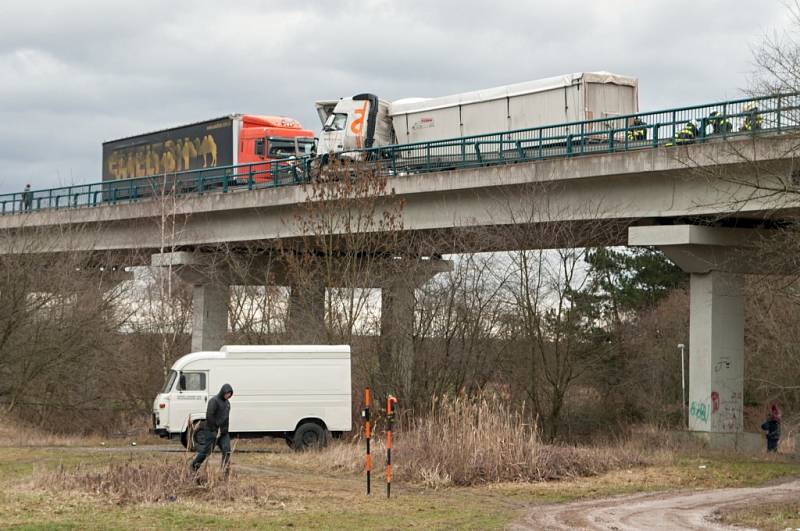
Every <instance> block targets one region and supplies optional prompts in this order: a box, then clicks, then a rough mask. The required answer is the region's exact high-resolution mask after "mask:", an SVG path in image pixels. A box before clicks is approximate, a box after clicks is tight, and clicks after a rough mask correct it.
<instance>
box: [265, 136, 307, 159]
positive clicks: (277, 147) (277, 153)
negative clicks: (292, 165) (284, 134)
mask: <svg viewBox="0 0 800 531" xmlns="http://www.w3.org/2000/svg"><path fill="white" fill-rule="evenodd" d="M297 149H298V151H299V155H300V156H301V157H302V156H304V155H310V154H311V152H312V151H313V150H314V139H311V138H303V139H302V140H301V139H298V140H297ZM294 156H295V152H294V140H293V139H291V140H287V139H276V138H270V139H269V158H271V159H285V158H288V157H294Z"/></svg>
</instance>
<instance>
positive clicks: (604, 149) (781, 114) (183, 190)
mask: <svg viewBox="0 0 800 531" xmlns="http://www.w3.org/2000/svg"><path fill="white" fill-rule="evenodd" d="M712 113H717V114H716V115H712ZM688 123H693V124H695V130H694V131H693V132H691V134H687V133H686V131H684V129H685V126H686V124H688ZM798 128H800V94H796V93H793V94H781V95H776V96H767V97H761V98H746V99H739V100H731V101H725V102H720V103H712V104H708V105H695V106H692V107H683V108H680V109H669V110H664V111H655V112H646V113H638V114H631V115H626V116H610V117H603V118H598V119H594V120H586V121H581V122H572V123H565V124H557V125H548V126H542V127H534V128H530V129H519V130H515V131H503V132H499V133H490V134H483V135H473V136H466V137H460V138H451V139H446V140H437V141H431V142H418V143H412V144H399V145H392V146H384V147H379V148H371V149H361V150H356V151H348V152H342V153H339V154H338V156H340V157H344V158H351V159H357V160H362V161H364V163H365V164H368V165H373V167H374V168H375V169H376V170H377V171H380V172H381V173H382V174H384V175H388V176H403V175H411V174H418V173H425V172H432V171H444V170H454V169H461V168H470V167H476V166H493V165H502V164H511V163H518V162H525V161H536V160H543V159H548V158H553V157H575V156H580V155H586V154H592V153H613V152H618V151H630V150H638V149H648V148H656V147H659V146H668V145H680V144H692V143H701V142H709V141H716V140H719V139H726V138H732V137H737V136H743V135H757V134H763V133H770V134H774V133H782V132H785V131H788V130H796V129H798ZM319 160H320V159H319V158H317V159H316V160H315V159H312V158H311V157H301V158H290V159H280V160H271V161H265V162H259V163H254V164H240V165H237V166H224V167H215V168H207V169H201V170H190V171H183V172H175V173H167V174H163V175H156V176H150V177H139V178H133V179H123V180H118V181H106V182H100V183H92V184H85V185H76V186H65V187H60V188H49V189H45V190H35V191H30V192H17V193H13V194H5V195H0V214H16V213H22V212H28V211H34V210H42V209H61V208H82V207H93V206H99V205H107V204H118V203H132V202H138V201H144V200H148V199H152V198H154V197H159V196H162V195H165V194H173V193H174V194H177V195H203V194H207V193H227V192H229V191H230V190H233V189H237V190H254V189H260V188H270V187H279V186H292V185H297V184H302V183H304V182H308V181H309V180H310V179H312V178H314V176H315V175H316V174H318V170H317V169H316V168H318V165H319Z"/></svg>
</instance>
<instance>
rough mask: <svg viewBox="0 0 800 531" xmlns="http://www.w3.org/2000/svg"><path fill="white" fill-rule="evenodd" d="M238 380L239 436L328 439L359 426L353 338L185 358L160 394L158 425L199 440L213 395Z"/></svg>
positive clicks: (234, 428)
mask: <svg viewBox="0 0 800 531" xmlns="http://www.w3.org/2000/svg"><path fill="white" fill-rule="evenodd" d="M226 383H227V384H230V385H231V386H232V387H233V397H232V398H231V414H230V434H231V436H232V437H241V438H245V437H264V436H271V437H280V438H283V439H286V442H287V443H288V444H289V445H290V446H292V447H293V448H295V449H298V450H300V449H303V448H307V447H312V446H324V445H325V444H326V442H327V440H328V438H329V437H330V436H334V437H337V436H340V435H341V434H342V433H343V432H347V431H350V429H351V428H352V425H351V424H352V393H351V387H350V347H349V346H347V345H309V346H306V345H278V346H265V345H227V346H224V347H222V349H220V351H219V352H195V353H192V354H187V355H185V356H183V357H182V358H180V359H178V360H177V361H176V362H175V363H174V364H173V366H172V369H171V370H170V372H169V375H168V376H167V381H166V383H165V384H164V388H163V389H162V390H161V392H160V393H159V394H158V395H156V398H155V400H154V401H153V430H152V431H153V432H154V433H156V434H158V435H160V436H161V437H164V438H169V439H172V438H180V440H181V442H182V443H183V445H184V446H186V447H187V448H191V447H192V443H193V435H194V433H195V432H196V430H197V425H198V423H199V422H200V421H201V420H203V419H205V415H206V406H207V404H208V399H209V398H211V397H212V396H214V395H216V394H217V393H218V392H219V390H220V388H221V387H222V385H223V384H226Z"/></svg>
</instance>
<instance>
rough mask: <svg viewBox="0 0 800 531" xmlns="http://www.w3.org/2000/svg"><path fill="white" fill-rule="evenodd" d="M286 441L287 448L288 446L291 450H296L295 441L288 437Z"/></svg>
mask: <svg viewBox="0 0 800 531" xmlns="http://www.w3.org/2000/svg"><path fill="white" fill-rule="evenodd" d="M284 440H285V441H286V446H288V447H289V448H294V439H292V438H291V437H286V439H284Z"/></svg>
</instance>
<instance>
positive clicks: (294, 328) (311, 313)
mask: <svg viewBox="0 0 800 531" xmlns="http://www.w3.org/2000/svg"><path fill="white" fill-rule="evenodd" d="M289 289H290V291H289V311H288V314H287V316H286V333H287V335H288V337H289V338H290V340H291V341H292V342H294V343H301V344H308V345H313V344H315V343H324V342H325V340H326V338H327V333H326V327H325V293H326V286H325V281H324V279H322V278H316V279H311V280H309V281H308V282H304V283H302V284H300V283H295V284H294V285H292V286H291V287H290V288H289Z"/></svg>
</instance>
